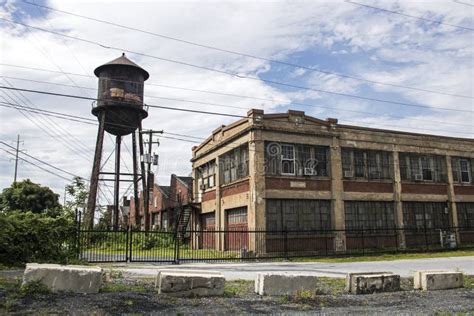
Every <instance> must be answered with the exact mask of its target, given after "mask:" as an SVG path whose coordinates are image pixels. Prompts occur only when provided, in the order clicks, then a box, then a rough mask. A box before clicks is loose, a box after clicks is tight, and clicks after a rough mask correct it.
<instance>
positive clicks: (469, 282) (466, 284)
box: [464, 275, 474, 289]
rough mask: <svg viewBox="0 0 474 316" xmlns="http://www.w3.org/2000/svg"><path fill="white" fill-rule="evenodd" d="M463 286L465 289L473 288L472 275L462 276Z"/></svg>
mask: <svg viewBox="0 0 474 316" xmlns="http://www.w3.org/2000/svg"><path fill="white" fill-rule="evenodd" d="M464 287H465V288H466V289H474V276H472V275H465V276H464Z"/></svg>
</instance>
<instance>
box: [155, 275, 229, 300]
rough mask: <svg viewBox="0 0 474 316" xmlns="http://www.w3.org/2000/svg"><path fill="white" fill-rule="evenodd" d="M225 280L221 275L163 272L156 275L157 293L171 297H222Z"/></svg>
mask: <svg viewBox="0 0 474 316" xmlns="http://www.w3.org/2000/svg"><path fill="white" fill-rule="evenodd" d="M224 284H225V279H224V276H223V275H222V274H221V273H213V272H209V271H207V272H204V273H202V272H201V271H192V270H187V271H180V270H163V271H160V272H159V274H158V281H157V287H158V293H160V294H167V295H171V296H180V297H190V296H191V297H192V296H222V295H224Z"/></svg>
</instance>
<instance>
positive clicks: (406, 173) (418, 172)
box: [399, 153, 446, 183]
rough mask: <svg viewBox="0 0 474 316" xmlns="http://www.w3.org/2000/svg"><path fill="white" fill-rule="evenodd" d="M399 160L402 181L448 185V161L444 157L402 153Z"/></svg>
mask: <svg viewBox="0 0 474 316" xmlns="http://www.w3.org/2000/svg"><path fill="white" fill-rule="evenodd" d="M399 160H400V176H401V179H402V180H406V181H426V182H437V183H446V160H445V158H444V157H443V156H428V155H418V154H411V153H400V158H399Z"/></svg>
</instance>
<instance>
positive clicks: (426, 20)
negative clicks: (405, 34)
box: [345, 0, 474, 31]
mask: <svg viewBox="0 0 474 316" xmlns="http://www.w3.org/2000/svg"><path fill="white" fill-rule="evenodd" d="M345 1H346V2H347V3H352V4H355V5H358V6H361V7H366V8H371V9H375V10H378V11H383V12H388V13H393V14H398V15H402V16H405V17H408V18H413V19H418V20H422V21H425V22H430V23H435V24H440V25H448V26H452V27H456V28H459V29H464V30H467V31H474V29H473V28H470V27H466V26H460V25H455V24H449V23H445V22H441V21H436V20H431V19H426V18H423V17H421V16H415V15H410V14H406V13H403V12H399V11H392V10H387V9H383V8H379V7H374V6H371V5H367V4H363V3H358V2H354V1H350V0H345Z"/></svg>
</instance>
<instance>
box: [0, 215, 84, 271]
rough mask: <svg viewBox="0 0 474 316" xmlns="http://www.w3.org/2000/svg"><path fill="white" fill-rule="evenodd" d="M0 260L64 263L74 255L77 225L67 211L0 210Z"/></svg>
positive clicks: (11, 263) (4, 262) (13, 262)
mask: <svg viewBox="0 0 474 316" xmlns="http://www.w3.org/2000/svg"><path fill="white" fill-rule="evenodd" d="M0 227H1V229H0V263H3V264H7V265H15V264H23V263H26V262H58V263H67V262H68V261H69V260H71V259H74V257H75V256H74V255H75V247H74V245H75V243H74V240H75V236H76V226H75V225H74V221H73V219H72V218H71V217H70V216H68V215H62V216H58V217H55V218H52V217H49V216H48V215H46V214H37V213H32V212H20V211H13V212H9V213H0Z"/></svg>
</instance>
